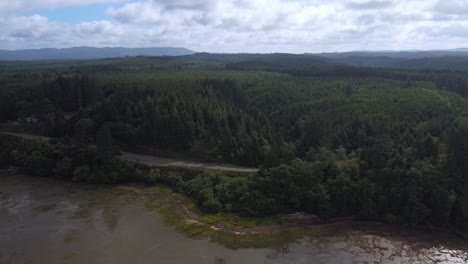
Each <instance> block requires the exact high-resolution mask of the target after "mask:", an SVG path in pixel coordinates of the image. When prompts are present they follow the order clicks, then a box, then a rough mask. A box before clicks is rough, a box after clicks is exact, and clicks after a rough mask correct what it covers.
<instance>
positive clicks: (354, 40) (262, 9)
mask: <svg viewBox="0 0 468 264" xmlns="http://www.w3.org/2000/svg"><path fill="white" fill-rule="evenodd" d="M9 2H11V3H9ZM97 3H108V9H107V13H105V14H103V18H102V19H100V20H97V21H86V19H83V21H82V22H80V23H75V24H74V23H65V22H60V21H57V20H55V19H54V20H53V21H51V20H49V19H47V17H45V16H43V15H32V16H22V15H20V14H21V12H22V11H24V10H33V11H34V10H39V9H41V8H61V7H63V6H75V5H91V4H97ZM27 5H29V7H26V6H27ZM465 9H468V2H467V3H465V1H456V0H444V1H439V0H406V1H404V0H328V1H321V0H133V1H131V2H130V1H125V0H80V1H78V0H68V1H65V0H61V1H58V0H30V1H24V0H20V1H8V2H4V3H1V4H0V13H4V14H6V15H4V16H3V17H2V21H0V48H31V47H34V48H35V47H57V46H58V47H68V46H79V45H90V46H129V47H148V46H183V47H187V48H191V49H194V50H197V51H212V52H276V51H280V52H295V53H302V52H321V51H344V50H356V49H359V50H360V49H432V48H451V47H456V46H460V45H463V43H467V41H468V34H466V32H467V21H468V17H467V15H466V14H465V13H464V12H465V11H463V12H461V11H460V10H465ZM5 10H16V11H14V12H9V13H7V12H5ZM20 11H21V12H20ZM59 11H60V10H57V12H59ZM466 13H467V14H468V11H466Z"/></svg>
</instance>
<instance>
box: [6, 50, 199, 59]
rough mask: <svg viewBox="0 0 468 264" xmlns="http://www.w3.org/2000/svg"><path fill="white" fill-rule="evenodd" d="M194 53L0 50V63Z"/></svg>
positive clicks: (185, 52)
mask: <svg viewBox="0 0 468 264" xmlns="http://www.w3.org/2000/svg"><path fill="white" fill-rule="evenodd" d="M193 53H194V52H193V51H191V50H188V49H184V48H170V47H164V48H121V47H118V48H92V47H76V48H65V49H28V50H0V61H16V60H24V61H28V60H85V59H104V58H119V57H127V56H182V55H189V54H193Z"/></svg>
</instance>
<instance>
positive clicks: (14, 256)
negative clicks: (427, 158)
mask: <svg viewBox="0 0 468 264" xmlns="http://www.w3.org/2000/svg"><path fill="white" fill-rule="evenodd" d="M0 175H2V176H0V263H1V264H4V263H5V264H10V263H11V264H16V263H18V264H21V263H25V264H26V263H27V264H35V263H38V264H39V263H41V264H42V263H47V264H54V263H86V264H92V263H99V264H106V263H109V264H110V263H112V264H120V263H122V264H124V263H125V264H126V263H132V264H133V263H136V264H138V263H175V264H181V263H184V264H185V263H194V264H197V263H210V264H211V263H241V264H249V263H256V264H257V263H436V262H437V263H468V242H467V241H464V240H459V239H457V238H455V237H452V236H444V237H441V236H439V235H434V234H425V233H420V232H416V231H408V232H403V231H401V230H399V231H397V234H396V235H395V232H396V231H395V232H394V231H391V232H390V231H388V230H385V231H382V230H375V231H373V232H370V231H362V230H361V231H358V230H357V229H356V228H352V229H349V230H348V231H345V232H343V233H342V234H340V235H336V236H333V237H326V238H320V239H313V238H306V239H303V240H301V241H297V242H295V243H291V244H290V245H287V246H284V247H282V248H279V249H278V248H276V249H268V248H265V249H237V250H233V249H229V248H226V247H223V246H221V245H219V244H216V243H212V242H210V241H209V240H198V239H192V238H187V237H186V236H184V235H183V234H181V233H178V232H177V231H175V230H173V229H171V228H170V227H167V226H166V225H165V224H164V222H163V221H162V219H161V217H160V215H159V214H158V213H157V212H155V211H152V210H150V209H147V208H145V207H144V205H143V202H141V201H137V200H135V201H132V202H128V201H124V199H123V198H122V196H121V195H117V194H115V192H112V191H110V189H112V188H109V187H106V186H91V185H81V184H74V183H66V182H59V181H55V180H52V179H45V178H33V177H25V176H18V175H16V176H7V175H4V173H3V174H0ZM390 234H392V235H390Z"/></svg>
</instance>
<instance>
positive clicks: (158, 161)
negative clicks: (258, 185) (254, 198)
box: [0, 132, 258, 173]
mask: <svg viewBox="0 0 468 264" xmlns="http://www.w3.org/2000/svg"><path fill="white" fill-rule="evenodd" d="M0 133H1V134H6V135H12V136H17V137H23V138H25V139H32V140H43V141H47V140H51V139H52V138H50V137H44V136H36V135H28V134H17V133H9V132H0ZM120 158H121V159H122V160H126V161H131V162H136V163H141V164H145V165H148V166H155V167H169V166H175V167H185V168H192V169H204V170H219V171H227V172H241V173H253V172H257V171H258V169H256V168H242V167H234V166H223V165H217V164H210V163H201V162H195V161H188V160H176V159H168V158H163V157H158V156H148V155H141V154H135V153H130V152H122V155H121V156H120Z"/></svg>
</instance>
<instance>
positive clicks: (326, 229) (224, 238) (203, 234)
mask: <svg viewBox="0 0 468 264" xmlns="http://www.w3.org/2000/svg"><path fill="white" fill-rule="evenodd" d="M2 175H8V176H10V177H15V176H21V177H24V178H25V179H27V178H30V177H33V176H28V175H24V174H15V175H11V174H8V171H7V170H6V169H1V170H0V176H2ZM34 178H36V177H34ZM36 179H37V178H36ZM44 179H46V180H49V181H52V182H57V183H58V184H67V185H70V184H72V185H75V184H76V185H78V186H84V187H85V188H98V189H102V190H103V191H106V192H109V193H110V194H111V195H116V196H118V197H120V198H123V200H125V201H127V202H130V203H131V202H136V201H138V202H139V203H141V205H142V206H144V207H145V208H147V209H148V210H153V211H155V212H157V213H159V214H160V215H161V216H162V217H163V219H164V222H165V224H167V225H168V226H170V227H172V228H174V229H176V230H178V231H179V232H181V233H182V234H184V235H186V236H187V237H191V238H196V239H210V240H211V241H214V242H217V243H219V244H221V245H224V246H226V247H228V248H234V249H235V248H271V247H273V248H276V247H284V246H287V245H288V244H290V243H293V242H295V241H299V240H301V239H303V238H306V237H310V238H320V237H329V236H336V235H345V234H346V232H349V231H360V232H364V233H367V234H371V235H372V234H378V235H382V236H385V237H400V238H415V239H417V238H419V239H418V240H421V239H420V238H421V237H427V238H428V239H429V240H431V241H433V240H436V241H438V240H440V241H466V239H462V238H460V236H458V235H456V233H455V232H453V231H450V232H447V229H435V230H432V231H428V230H423V229H421V228H416V227H410V226H404V225H398V224H386V223H382V222H375V221H360V220H356V219H354V218H350V217H347V218H335V219H330V220H329V221H324V220H322V219H318V218H313V219H306V220H304V219H293V220H291V219H287V218H285V217H280V216H273V217H259V218H249V217H242V216H239V215H235V214H226V213H218V214H205V213H202V212H200V211H199V210H198V208H197V207H196V206H197V205H196V204H195V203H194V202H193V201H192V200H191V199H190V198H188V197H185V196H184V195H182V194H180V193H176V192H174V191H172V190H171V189H170V188H169V187H167V186H164V185H157V186H149V185H142V184H121V185H104V184H87V183H77V182H70V181H65V180H60V179H54V178H49V177H47V178H44ZM44 179H38V180H41V181H42V180H44Z"/></svg>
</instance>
